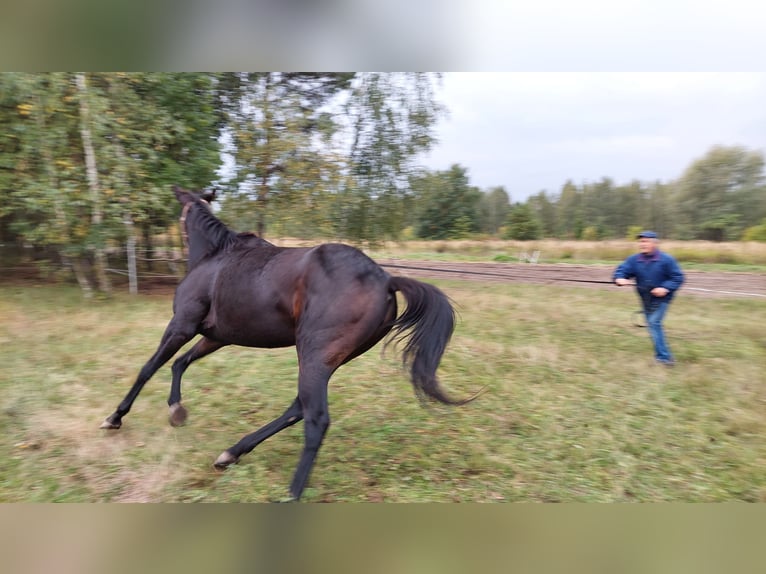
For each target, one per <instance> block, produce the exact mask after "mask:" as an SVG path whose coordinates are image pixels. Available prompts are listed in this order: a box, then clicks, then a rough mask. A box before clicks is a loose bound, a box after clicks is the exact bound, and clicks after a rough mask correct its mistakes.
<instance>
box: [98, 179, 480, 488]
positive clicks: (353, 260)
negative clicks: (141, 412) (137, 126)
mask: <svg viewBox="0 0 766 574" xmlns="http://www.w3.org/2000/svg"><path fill="white" fill-rule="evenodd" d="M174 191H175V195H176V198H177V199H178V201H179V202H180V203H181V205H182V206H183V208H182V215H181V227H182V235H183V236H184V242H185V243H186V244H187V245H188V266H187V273H186V276H185V277H184V279H183V280H182V281H181V282H180V283H179V285H178V287H177V288H176V292H175V298H174V300H173V317H172V319H171V320H170V323H169V324H168V326H167V328H166V329H165V333H164V334H163V336H162V339H161V341H160V344H159V347H158V348H157V351H156V352H155V353H154V355H152V357H151V358H150V359H149V361H148V362H147V363H146V364H145V365H144V366H143V368H142V369H141V371H140V372H139V374H138V377H137V378H136V381H135V383H133V386H132V387H131V389H130V391H129V392H128V393H127V395H126V396H125V398H124V399H123V400H122V402H121V403H120V404H119V406H118V407H117V410H116V411H115V412H114V413H113V414H111V415H110V416H109V417H108V418H107V419H106V420H105V421H104V422H103V424H102V425H101V428H103V429H119V428H120V427H121V426H122V419H123V417H124V416H125V415H126V414H127V413H128V412H129V411H130V408H131V406H132V405H133V402H134V401H135V399H136V397H137V396H138V394H139V393H140V392H141V389H142V388H143V387H144V385H145V384H146V382H147V381H148V380H149V379H150V378H151V377H152V375H154V373H155V372H156V371H157V370H158V369H159V368H160V367H161V366H162V365H164V364H165V363H166V362H167V361H168V360H170V358H171V357H173V355H175V353H176V352H177V351H178V350H179V349H181V347H182V346H183V345H185V344H186V343H188V342H189V341H190V340H191V339H193V338H194V337H195V336H196V335H202V338H201V339H199V340H198V341H197V342H196V343H195V344H194V345H193V346H192V347H191V349H189V350H188V351H187V352H185V353H184V354H182V355H181V356H180V357H179V358H177V359H176V360H175V362H174V363H173V366H172V382H171V385H170V396H169V398H168V405H169V407H170V414H169V420H170V424H171V425H173V426H179V425H182V424H183V423H184V422H185V421H186V417H187V411H186V409H185V408H184V407H183V406H182V405H181V377H182V376H183V374H184V371H186V369H187V368H188V367H189V365H190V364H191V363H192V362H194V361H196V360H198V359H201V358H202V357H205V356H207V355H209V354H210V353H213V352H215V351H217V350H218V349H221V348H222V347H225V346H227V345H241V346H245V347H261V348H276V347H290V346H293V345H294V346H295V348H296V351H297V354H298V394H297V396H296V397H295V400H293V402H292V404H291V405H290V406H289V407H288V408H287V410H286V411H285V412H284V414H282V416H280V417H278V418H276V419H274V420H273V421H271V422H270V423H268V424H266V425H265V426H263V427H261V428H260V429H258V430H257V431H255V432H254V433H252V434H248V435H247V436H245V437H243V438H242V440H240V441H239V442H238V443H236V444H235V445H234V446H232V447H230V448H228V449H226V450H225V451H224V452H223V453H222V454H221V455H220V456H219V457H218V459H217V460H216V461H215V463H214V465H215V467H216V468H219V469H224V468H226V467H227V466H229V465H231V464H233V463H236V462H238V461H239V458H240V457H241V456H242V455H244V454H246V453H248V452H250V451H251V450H253V449H254V448H255V447H256V446H257V445H258V444H260V443H261V442H263V441H264V440H266V439H267V438H269V437H270V436H272V435H274V434H276V433H278V432H279V431H281V430H283V429H285V428H287V427H289V426H291V425H294V424H295V423H297V422H298V421H300V420H303V421H304V446H303V451H302V453H301V456H300V460H299V462H298V466H297V469H296V471H295V474H294V477H293V480H292V483H291V484H290V495H291V496H292V498H293V499H296V500H297V499H299V498H300V496H301V494H302V492H303V489H304V487H305V486H306V482H307V480H308V477H309V474H310V472H311V468H312V466H313V464H314V460H315V458H316V455H317V452H318V451H319V448H320V446H321V444H322V440H323V438H324V436H325V433H326V432H327V428H328V426H329V425H330V414H329V412H328V408H327V385H328V382H329V380H330V377H331V376H332V374H333V373H334V372H335V370H336V369H337V368H338V367H340V366H341V365H343V364H344V363H347V362H349V361H350V360H352V359H354V358H355V357H358V356H359V355H361V354H362V353H364V352H366V351H368V350H369V349H370V348H372V347H373V346H374V345H375V344H376V343H378V342H379V341H380V340H381V339H382V338H383V337H385V336H386V335H388V334H390V335H391V339H390V340H394V341H397V342H399V341H401V342H403V343H404V346H403V349H402V359H403V362H404V364H405V365H408V366H409V369H410V374H411V379H412V384H413V386H414V389H415V394H416V395H417V397H418V398H419V399H420V400H421V401H424V400H434V401H438V402H440V403H445V404H448V405H460V404H465V403H467V402H469V401H471V400H473V399H474V398H476V397H475V396H473V397H470V398H467V399H463V400H455V399H453V398H451V397H450V396H449V395H447V394H446V393H445V391H444V390H443V389H442V387H441V386H440V384H439V381H438V379H437V377H436V369H437V367H438V365H439V361H440V360H441V357H442V354H443V353H444V350H445V348H446V346H447V343H448V342H449V340H450V338H451V336H452V332H453V330H454V324H455V313H454V310H453V308H452V306H451V304H450V302H449V299H448V298H447V296H446V295H445V294H444V293H443V292H442V291H440V290H439V289H438V288H436V287H435V286H433V285H430V284H427V283H422V282H420V281H416V280H414V279H409V278H406V277H395V276H391V275H389V274H388V273H387V272H386V271H384V270H383V269H382V268H381V267H380V266H379V265H378V264H377V263H375V262H374V261H373V260H372V259H370V258H369V257H367V256H366V255H365V254H364V253H362V252H361V251H359V250H358V249H356V248H354V247H351V246H349V245H343V244H339V243H325V244H321V245H318V246H316V247H310V248H302V247H301V248H289V247H277V246H275V245H273V244H271V243H269V242H268V241H265V240H264V239H262V238H260V237H258V236H256V235H254V234H252V233H237V232H234V231H232V230H230V229H229V228H228V227H227V226H226V225H224V223H222V222H221V221H220V220H219V219H218V218H217V217H216V216H215V215H214V214H213V213H212V212H211V210H210V206H209V203H208V202H209V201H211V200H212V199H213V198H214V194H213V195H207V196H201V195H198V194H195V193H192V192H190V191H186V190H183V189H181V188H179V187H174ZM397 292H400V293H401V294H402V295H403V296H404V299H405V300H406V303H407V306H406V309H405V310H404V312H403V313H402V314H401V315H398V312H397V302H396V293H397ZM390 340H389V342H390Z"/></svg>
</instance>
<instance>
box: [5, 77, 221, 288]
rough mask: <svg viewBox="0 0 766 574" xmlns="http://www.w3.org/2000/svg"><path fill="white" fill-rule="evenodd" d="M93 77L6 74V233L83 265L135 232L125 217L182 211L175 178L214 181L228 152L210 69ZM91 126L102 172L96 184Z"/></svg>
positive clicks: (148, 221) (147, 219) (151, 218)
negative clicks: (89, 165) (90, 175)
mask: <svg viewBox="0 0 766 574" xmlns="http://www.w3.org/2000/svg"><path fill="white" fill-rule="evenodd" d="M84 79H85V80H86V82H84V83H83V86H84V87H85V89H82V90H77V88H76V86H75V75H74V74H68V73H50V74H2V75H0V102H2V104H1V105H0V126H2V127H3V130H2V131H3V136H1V137H0V158H2V159H1V160H0V161H2V162H3V167H5V169H2V170H0V190H2V192H3V193H4V195H5V196H6V198H7V199H8V201H6V202H4V207H3V208H0V221H2V229H3V230H4V231H3V233H4V235H5V239H7V240H14V241H23V242H25V243H28V244H32V245H34V246H38V247H42V248H47V249H49V250H50V252H51V256H56V257H60V258H63V260H64V261H71V264H72V265H73V267H74V268H75V269H77V268H78V266H79V265H81V264H82V263H83V262H86V263H87V260H88V258H89V257H90V256H91V255H92V254H93V253H95V252H97V251H98V250H102V249H105V248H107V247H109V246H114V245H115V244H118V245H119V244H121V243H122V242H123V241H124V240H125V238H126V236H127V235H128V234H130V233H131V231H130V229H129V227H128V226H127V225H126V222H129V223H130V224H131V225H133V224H135V225H137V226H139V227H141V228H145V229H148V230H149V232H150V233H151V232H152V231H153V230H156V229H158V228H164V227H165V226H167V224H168V223H169V222H170V221H171V218H172V216H173V214H174V213H175V212H176V211H177V208H176V206H175V202H173V201H172V195H171V193H170V188H169V186H170V184H171V183H178V184H181V185H187V186H193V187H196V186H203V185H207V184H208V183H210V181H211V180H212V179H213V177H214V173H215V169H216V167H217V165H218V156H219V148H218V142H217V135H218V122H219V120H218V118H217V116H216V113H215V108H214V106H213V97H212V96H213V92H212V80H211V78H210V77H209V76H208V75H205V74H156V73H152V74H149V73H137V74H125V73H105V74H94V73H92V74H86V75H84ZM83 102H85V103H87V107H88V109H89V110H90V113H89V116H88V117H87V118H85V117H84V116H82V115H81V113H82V110H83V108H82V107H80V104H81V103H83ZM84 129H87V131H88V134H89V135H90V137H91V139H92V144H93V149H94V150H95V158H94V159H95V168H96V172H95V173H97V175H98V181H97V182H96V181H95V180H94V181H93V182H91V184H90V185H89V184H88V182H87V181H86V169H85V159H86V158H85V152H84V147H83V141H82V139H81V138H82V136H83V133H84V132H83V131H82V130H84ZM82 278H83V280H84V279H85V278H84V277H82Z"/></svg>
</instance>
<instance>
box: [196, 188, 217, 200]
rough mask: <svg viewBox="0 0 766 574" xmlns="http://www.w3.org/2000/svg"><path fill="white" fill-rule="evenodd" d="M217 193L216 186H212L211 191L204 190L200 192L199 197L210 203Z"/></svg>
mask: <svg viewBox="0 0 766 574" xmlns="http://www.w3.org/2000/svg"><path fill="white" fill-rule="evenodd" d="M217 193H218V188H216V187H214V188H213V190H212V191H205V192H203V193H201V194H200V197H201V198H202V199H204V200H205V201H207V202H208V203H212V202H213V201H215V198H216V194H217Z"/></svg>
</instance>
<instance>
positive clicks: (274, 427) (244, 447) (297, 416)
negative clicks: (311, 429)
mask: <svg viewBox="0 0 766 574" xmlns="http://www.w3.org/2000/svg"><path fill="white" fill-rule="evenodd" d="M300 420H303V407H302V405H301V401H300V399H299V398H298V397H296V398H295V400H294V401H293V403H292V404H291V405H290V406H289V407H288V409H287V410H286V411H285V412H284V413H283V414H282V416H281V417H278V418H276V419H274V420H273V421H271V422H270V423H268V424H266V425H264V426H262V427H261V428H259V429H258V430H257V431H255V432H254V433H251V434H249V435H247V436H245V437H243V438H242V440H240V441H239V442H238V443H237V444H235V445H234V446H232V447H230V448H228V449H226V450H225V451H223V452H222V453H221V456H219V457H218V458H217V459H216V461H215V462H214V463H213V464H214V465H215V467H216V468H219V469H223V468H226V467H227V466H229V465H230V464H233V463H235V462H237V461H238V460H239V457H241V456H242V455H243V454H247V453H248V452H250V451H251V450H253V449H254V448H255V447H256V446H258V445H259V444H261V443H262V442H263V441H265V440H266V439H267V438H269V437H270V436H273V435H275V434H277V433H278V432H279V431H281V430H284V429H286V428H287V427H289V426H292V425H294V424H295V423H297V422H298V421H300Z"/></svg>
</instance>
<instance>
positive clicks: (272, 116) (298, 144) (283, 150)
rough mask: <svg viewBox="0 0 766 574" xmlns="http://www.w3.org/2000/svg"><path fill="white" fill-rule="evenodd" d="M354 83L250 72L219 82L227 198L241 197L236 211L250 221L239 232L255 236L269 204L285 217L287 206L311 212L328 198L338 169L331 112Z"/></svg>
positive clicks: (347, 78) (345, 78)
mask: <svg viewBox="0 0 766 574" xmlns="http://www.w3.org/2000/svg"><path fill="white" fill-rule="evenodd" d="M353 77H354V74H349V73H338V74H319V73H281V72H256V73H250V74H224V75H222V76H221V77H220V78H219V102H220V105H221V109H222V110H223V111H224V112H225V114H226V122H227V123H226V133H227V134H229V135H230V136H231V144H232V156H233V158H234V162H235V166H234V167H235V176H234V178H233V180H232V183H231V186H230V189H229V192H230V193H233V194H241V195H243V196H244V197H245V198H246V201H245V202H242V201H239V202H235V203H237V204H238V205H240V207H241V206H242V205H245V206H247V208H246V210H245V211H244V213H253V214H254V217H253V219H252V220H251V221H250V224H251V225H246V226H245V228H248V229H255V230H256V231H257V233H258V234H259V235H261V236H262V235H263V234H264V233H265V231H266V225H267V223H266V222H267V213H268V212H269V207H270V204H271V202H272V201H274V200H275V198H277V197H279V200H280V201H279V202H280V205H279V207H281V208H282V209H284V210H286V211H288V212H289V211H290V209H291V207H292V206H293V205H298V206H300V205H301V204H302V205H303V206H304V207H306V206H311V205H312V202H314V201H316V199H317V192H320V193H321V192H322V191H324V192H329V191H330V190H329V189H324V190H323V189H322V188H323V185H324V184H326V183H328V182H332V183H337V181H338V175H339V172H340V170H341V168H342V165H341V164H340V162H339V156H338V153H337V152H336V150H334V149H333V138H334V136H335V135H336V134H337V132H338V130H339V128H340V126H339V124H338V122H337V121H336V119H335V117H334V116H333V113H332V107H331V104H332V103H333V100H334V99H335V98H338V97H339V96H340V94H342V93H343V92H344V91H347V90H348V89H349V88H350V82H351V80H352V79H353ZM336 108H337V105H336ZM241 216H242V213H241V212H240V217H241Z"/></svg>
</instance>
